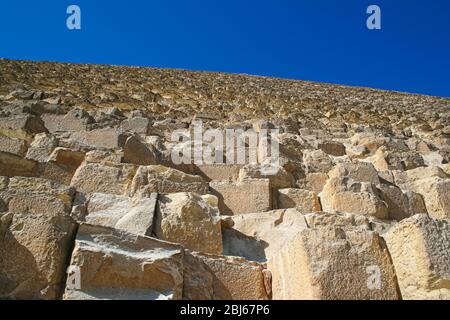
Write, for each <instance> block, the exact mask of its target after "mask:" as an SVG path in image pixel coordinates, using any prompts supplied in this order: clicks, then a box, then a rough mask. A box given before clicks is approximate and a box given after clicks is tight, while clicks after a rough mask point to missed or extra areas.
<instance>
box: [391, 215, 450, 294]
mask: <svg viewBox="0 0 450 320" xmlns="http://www.w3.org/2000/svg"><path fill="white" fill-rule="evenodd" d="M384 237H385V239H386V243H387V246H388V248H389V252H390V254H391V257H392V261H393V263H394V266H395V271H396V273H397V278H398V283H399V286H400V290H401V293H402V297H403V299H406V300H423V299H430V300H449V299H450V222H449V221H448V220H436V219H432V218H429V217H427V216H426V215H415V216H413V217H411V218H408V219H405V220H403V221H402V222H400V223H399V224H397V225H396V226H394V227H393V228H391V229H390V230H389V232H388V233H386V234H385V235H384Z"/></svg>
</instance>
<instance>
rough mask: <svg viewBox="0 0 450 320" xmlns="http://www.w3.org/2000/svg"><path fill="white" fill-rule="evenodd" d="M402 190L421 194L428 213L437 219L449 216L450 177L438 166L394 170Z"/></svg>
mask: <svg viewBox="0 0 450 320" xmlns="http://www.w3.org/2000/svg"><path fill="white" fill-rule="evenodd" d="M394 176H395V181H396V183H397V185H399V186H400V187H401V188H402V189H403V190H409V191H413V192H416V193H419V194H420V195H422V197H423V200H424V202H425V206H426V208H427V211H428V214H429V215H430V216H431V217H433V218H437V219H444V218H448V217H450V178H448V176H447V174H446V173H445V172H444V171H443V170H442V169H441V168H439V167H430V168H417V169H414V170H409V171H405V172H394Z"/></svg>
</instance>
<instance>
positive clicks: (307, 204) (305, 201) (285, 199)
mask: <svg viewBox="0 0 450 320" xmlns="http://www.w3.org/2000/svg"><path fill="white" fill-rule="evenodd" d="M278 208H279V209H289V208H295V209H297V211H299V212H300V213H309V212H317V211H321V210H322V208H321V206H320V202H319V197H318V196H317V194H316V193H315V192H313V191H309V190H303V189H292V188H289V189H280V190H278Z"/></svg>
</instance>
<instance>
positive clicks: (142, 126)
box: [120, 117, 151, 135]
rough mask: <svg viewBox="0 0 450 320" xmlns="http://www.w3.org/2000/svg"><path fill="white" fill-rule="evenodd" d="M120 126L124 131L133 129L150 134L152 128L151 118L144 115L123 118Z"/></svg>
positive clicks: (132, 130)
mask: <svg viewBox="0 0 450 320" xmlns="http://www.w3.org/2000/svg"><path fill="white" fill-rule="evenodd" d="M120 127H121V128H122V130H124V131H131V132H134V133H138V134H142V135H148V134H149V133H150V128H151V127H150V120H149V119H147V118H144V117H132V118H129V119H126V120H123V121H122V123H121V124H120Z"/></svg>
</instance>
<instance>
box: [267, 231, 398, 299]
mask: <svg viewBox="0 0 450 320" xmlns="http://www.w3.org/2000/svg"><path fill="white" fill-rule="evenodd" d="M268 269H269V270H271V272H272V292H273V298H274V299H306V300H310V299H313V300H316V299H321V300H333V299H340V300H347V299H350V300H353V299H375V300H384V299H387V300H392V299H398V298H399V295H398V292H397V283H396V279H395V273H394V269H393V267H392V265H391V262H390V257H389V253H388V251H387V249H386V246H385V244H384V241H383V239H382V238H381V237H380V236H379V235H378V234H377V233H374V232H371V231H361V230H344V229H342V228H337V227H328V228H317V229H305V230H303V231H301V232H299V233H298V235H297V236H296V237H295V238H294V239H292V240H291V241H290V242H289V243H288V244H286V245H285V246H284V247H283V248H282V249H281V250H280V252H279V253H278V255H277V256H276V257H274V258H273V259H271V260H270V261H269V264H268ZM371 270H376V273H377V274H379V275H380V278H379V283H377V282H376V281H375V282H372V280H371V278H370V276H371V272H372V271H371Z"/></svg>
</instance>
